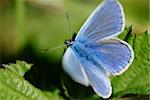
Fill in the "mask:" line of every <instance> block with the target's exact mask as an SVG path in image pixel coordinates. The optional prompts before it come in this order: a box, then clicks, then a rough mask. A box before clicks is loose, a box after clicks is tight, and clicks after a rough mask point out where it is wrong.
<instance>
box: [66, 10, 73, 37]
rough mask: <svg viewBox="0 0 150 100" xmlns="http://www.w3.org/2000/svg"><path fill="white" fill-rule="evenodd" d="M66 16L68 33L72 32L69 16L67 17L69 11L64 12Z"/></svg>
mask: <svg viewBox="0 0 150 100" xmlns="http://www.w3.org/2000/svg"><path fill="white" fill-rule="evenodd" d="M66 16H67V22H68V27H69V33H71V34H72V32H71V25H70V18H69V13H68V12H66Z"/></svg>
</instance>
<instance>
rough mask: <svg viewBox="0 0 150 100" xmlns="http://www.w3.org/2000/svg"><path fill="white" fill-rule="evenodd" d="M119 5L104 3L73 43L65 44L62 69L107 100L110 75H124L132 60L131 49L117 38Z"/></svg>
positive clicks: (120, 16)
mask: <svg viewBox="0 0 150 100" xmlns="http://www.w3.org/2000/svg"><path fill="white" fill-rule="evenodd" d="M124 26H125V20H124V12H123V9H122V6H121V5H120V3H119V2H118V1H117V0H104V1H103V3H102V4H101V5H99V6H98V7H97V8H96V10H95V11H94V12H93V13H92V14H91V16H90V17H89V18H88V19H87V21H86V22H85V24H84V25H83V26H82V27H81V29H80V31H79V32H78V34H77V36H76V37H75V40H74V41H72V40H68V41H65V44H66V45H67V47H68V48H67V50H66V52H65V54H64V56H63V60H62V64H63V68H64V70H65V71H66V72H67V73H68V74H69V75H70V76H71V78H72V79H73V80H74V81H76V82H78V83H80V84H82V85H85V86H89V85H90V86H91V87H92V88H93V90H94V91H95V92H96V93H97V94H98V95H99V96H101V97H103V98H109V97H110V96H111V93H112V87H111V83H110V80H109V76H110V75H113V76H115V75H120V74H122V73H123V72H125V71H126V70H127V69H128V68H129V65H130V64H131V63H132V61H133V58H134V52H133V50H132V48H131V46H130V45H129V44H128V43H126V42H125V41H122V40H120V39H118V38H117V37H116V36H117V35H118V34H120V33H121V32H122V31H123V30H124Z"/></svg>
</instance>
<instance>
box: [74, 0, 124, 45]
mask: <svg viewBox="0 0 150 100" xmlns="http://www.w3.org/2000/svg"><path fill="white" fill-rule="evenodd" d="M124 24H125V20H124V12H123V9H122V6H121V5H120V3H119V2H117V0H104V1H103V3H102V4H101V5H99V6H98V7H97V8H96V10H95V11H94V12H93V13H92V15H91V16H90V17H89V18H88V19H87V21H86V22H85V24H84V25H83V26H82V27H81V29H80V31H79V32H78V34H77V37H76V39H75V40H76V41H90V42H95V41H97V40H99V39H104V38H110V37H113V36H115V35H118V34H119V33H120V32H121V31H123V29H124Z"/></svg>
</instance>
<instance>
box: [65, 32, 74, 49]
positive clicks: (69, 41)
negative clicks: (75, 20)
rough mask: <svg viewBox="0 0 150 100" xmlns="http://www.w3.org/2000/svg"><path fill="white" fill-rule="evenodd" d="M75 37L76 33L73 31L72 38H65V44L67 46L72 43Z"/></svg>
mask: <svg viewBox="0 0 150 100" xmlns="http://www.w3.org/2000/svg"><path fill="white" fill-rule="evenodd" d="M75 37H76V33H73V35H72V39H69V40H65V44H66V45H67V47H69V46H71V45H72V44H73V43H74V41H75Z"/></svg>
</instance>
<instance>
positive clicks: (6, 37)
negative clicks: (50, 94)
mask: <svg viewBox="0 0 150 100" xmlns="http://www.w3.org/2000/svg"><path fill="white" fill-rule="evenodd" d="M100 2H101V0H0V28H1V29H0V49H1V51H0V52H1V53H0V56H1V57H0V61H1V64H5V63H9V62H11V63H12V62H15V61H16V60H17V59H18V60H25V61H27V62H29V63H33V64H34V66H33V67H32V69H31V70H30V71H29V72H28V73H27V74H26V75H25V78H26V79H27V80H28V81H29V82H30V83H32V84H33V85H34V86H36V87H38V88H40V89H42V90H46V91H49V90H50V91H53V90H54V89H55V88H60V89H61V82H60V81H61V80H60V79H61V77H62V76H61V75H62V73H64V72H63V70H62V68H61V58H62V55H63V52H64V49H65V47H64V48H61V49H57V50H55V51H50V49H53V48H55V47H58V46H62V45H64V41H65V40H66V39H69V38H70V37H71V33H73V32H76V33H77V32H78V30H79V29H80V27H81V26H82V24H83V23H84V21H85V20H86V18H87V17H88V16H89V15H90V14H91V12H92V11H93V10H94V9H95V8H96V7H97V5H98V4H99V3H100ZM120 2H121V4H122V5H123V7H124V11H125V15H126V26H131V25H132V26H133V31H134V33H138V34H140V33H143V32H144V31H146V30H148V28H149V27H148V24H149V0H120ZM66 12H68V13H69V18H70V25H71V33H70V31H69V27H68V22H67V17H66ZM45 49H47V50H46V51H45V52H44V53H42V51H43V50H45ZM74 84H76V83H74ZM77 85H78V84H77Z"/></svg>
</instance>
